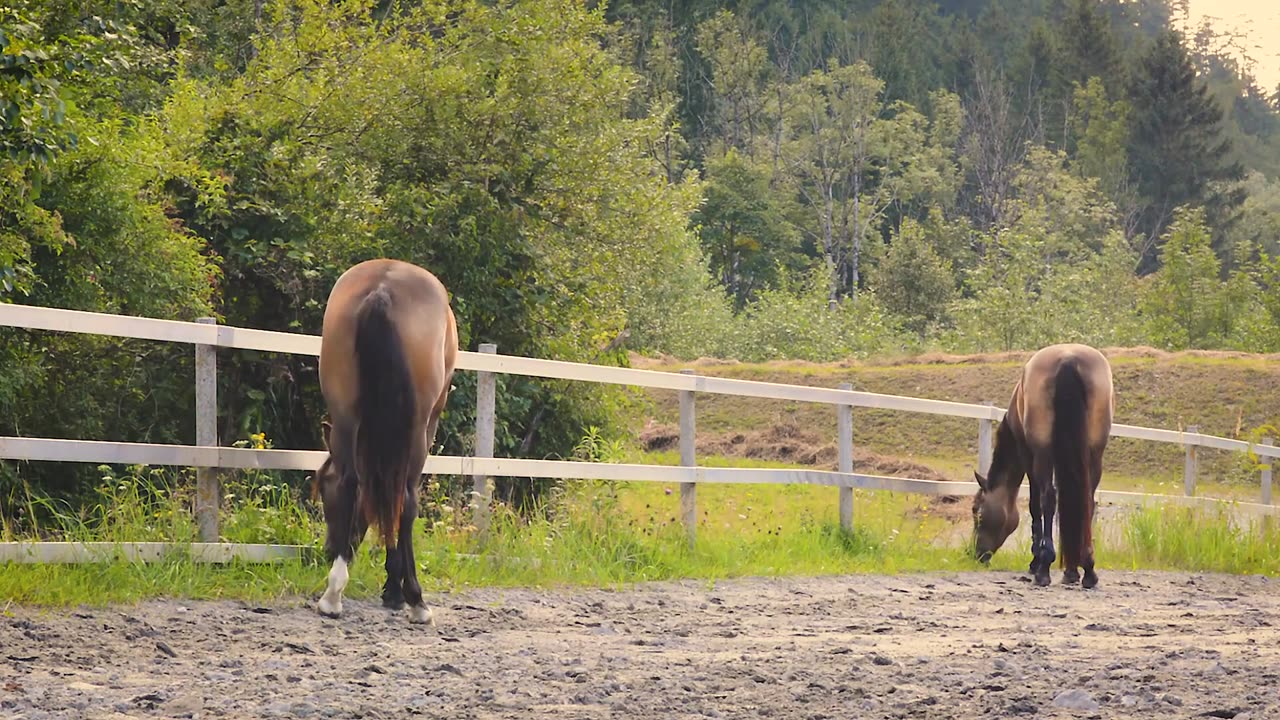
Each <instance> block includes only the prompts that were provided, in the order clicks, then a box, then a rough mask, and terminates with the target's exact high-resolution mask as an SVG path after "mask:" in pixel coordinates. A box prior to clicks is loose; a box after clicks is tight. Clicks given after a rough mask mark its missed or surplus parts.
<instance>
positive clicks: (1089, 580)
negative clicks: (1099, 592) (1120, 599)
mask: <svg viewBox="0 0 1280 720" xmlns="http://www.w3.org/2000/svg"><path fill="white" fill-rule="evenodd" d="M1080 585H1081V587H1083V588H1084V589H1085V590H1092V589H1093V588H1095V587H1097V586H1098V575H1097V573H1091V572H1087V573H1085V574H1084V582H1082V583H1080Z"/></svg>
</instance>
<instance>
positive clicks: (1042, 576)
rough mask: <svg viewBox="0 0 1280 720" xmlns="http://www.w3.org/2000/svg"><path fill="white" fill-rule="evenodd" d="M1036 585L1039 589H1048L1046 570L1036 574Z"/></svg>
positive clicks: (1047, 573)
mask: <svg viewBox="0 0 1280 720" xmlns="http://www.w3.org/2000/svg"><path fill="white" fill-rule="evenodd" d="M1036 585H1039V586H1040V587H1049V572H1048V571H1047V570H1046V571H1044V572H1037V573H1036Z"/></svg>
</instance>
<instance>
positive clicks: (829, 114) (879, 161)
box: [783, 62, 958, 300]
mask: <svg viewBox="0 0 1280 720" xmlns="http://www.w3.org/2000/svg"><path fill="white" fill-rule="evenodd" d="M883 87H884V84H883V83H882V82H881V81H880V80H879V79H877V78H876V77H875V75H873V74H872V73H871V68H870V67H869V66H868V65H867V64H866V63H864V62H858V63H855V64H853V65H843V66H837V67H834V68H833V69H831V70H829V71H823V70H815V71H814V72H812V73H810V74H809V75H808V76H806V77H805V78H803V79H801V80H800V81H799V82H798V83H797V85H796V87H795V88H794V89H793V90H792V92H791V98H792V105H791V107H790V109H789V113H788V127H789V128H790V130H791V132H790V134H789V138H788V141H787V143H786V144H785V145H784V147H783V161H784V168H785V172H786V173H787V174H788V175H789V176H790V178H791V181H792V183H793V187H794V188H795V191H796V192H797V194H798V195H799V197H800V198H801V201H802V210H801V213H802V218H801V220H800V221H799V224H800V226H801V227H803V228H804V230H805V232H806V234H808V236H809V237H811V238H813V240H814V243H815V245H817V247H818V249H819V252H820V253H821V254H822V257H823V261H824V263H825V265H826V269H827V272H828V273H829V274H830V275H831V278H832V282H831V283H830V285H829V289H830V291H831V293H832V295H831V298H830V299H832V300H834V299H835V298H836V297H837V296H839V295H841V294H848V293H852V292H855V291H856V290H857V289H858V287H859V286H860V284H861V272H862V268H861V261H862V255H863V249H864V244H865V242H866V240H867V238H868V237H869V236H870V232H871V230H872V228H874V227H875V226H876V225H877V224H879V223H880V222H882V221H883V220H884V218H885V216H886V213H887V212H888V211H889V210H890V209H891V208H893V207H895V206H896V205H897V204H899V203H905V202H908V201H910V200H911V199H912V198H914V197H917V196H921V195H924V194H925V193H927V192H928V191H929V190H931V189H937V187H938V186H942V187H946V186H947V185H948V184H950V185H951V186H953V187H954V183H955V181H956V179H955V167H954V165H953V164H952V163H951V162H950V159H949V157H948V156H947V154H946V151H945V147H946V145H947V144H949V143H951V142H954V135H955V132H956V126H957V125H958V122H957V115H958V112H957V111H956V107H957V106H956V104H955V102H954V100H949V99H946V98H953V97H954V96H943V95H939V96H938V102H939V104H940V105H941V106H943V107H944V108H945V109H944V110H942V112H940V114H939V118H938V121H937V122H936V123H935V124H934V125H933V126H932V127H930V124H929V122H928V121H927V120H926V119H925V117H924V116H923V115H921V114H920V113H919V112H917V111H916V110H915V108H913V107H911V106H910V105H907V104H905V103H894V104H893V105H892V106H889V107H886V106H885V105H884V104H883V100H882V97H881V92H882V90H883Z"/></svg>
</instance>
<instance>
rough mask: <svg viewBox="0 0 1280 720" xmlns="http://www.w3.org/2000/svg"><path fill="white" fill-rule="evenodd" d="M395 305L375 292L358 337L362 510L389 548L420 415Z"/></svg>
mask: <svg viewBox="0 0 1280 720" xmlns="http://www.w3.org/2000/svg"><path fill="white" fill-rule="evenodd" d="M390 308H391V296H390V294H389V293H388V292H387V290H386V289H385V288H378V289H377V290H374V291H373V292H372V293H371V294H370V295H369V296H368V297H366V298H365V299H364V302H363V303H362V304H361V305H360V309H359V311H358V312H357V314H356V338H355V345H356V371H357V373H358V375H359V380H358V392H359V398H358V404H359V417H360V421H359V423H360V424H359V426H358V427H357V428H356V437H355V458H356V461H355V466H356V476H357V478H358V479H359V484H360V490H361V493H360V496H361V500H362V502H361V511H362V512H363V513H364V516H365V518H366V520H367V521H368V523H369V526H370V527H376V528H378V530H379V531H380V532H381V537H382V542H383V545H384V546H385V547H387V548H393V547H395V546H396V534H397V532H398V530H399V527H400V514H401V512H402V511H403V508H404V497H405V480H406V478H407V477H408V476H409V474H410V472H411V468H410V467H409V464H410V457H411V452H412V449H411V447H412V444H413V443H412V440H413V428H414V417H415V415H416V413H417V407H416V403H415V395H414V390H413V378H412V376H411V375H410V371H409V364H408V362H407V361H406V358H405V353H404V346H403V344H402V343H401V340H400V335H399V333H398V332H396V328H395V325H394V324H392V322H391V315H390Z"/></svg>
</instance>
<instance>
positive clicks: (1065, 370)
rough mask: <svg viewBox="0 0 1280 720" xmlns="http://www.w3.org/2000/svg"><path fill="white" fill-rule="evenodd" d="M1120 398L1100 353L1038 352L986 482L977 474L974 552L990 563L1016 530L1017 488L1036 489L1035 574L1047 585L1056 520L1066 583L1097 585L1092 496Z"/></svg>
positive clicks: (1071, 348) (1081, 349) (1062, 348)
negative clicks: (1025, 481) (1026, 480)
mask: <svg viewBox="0 0 1280 720" xmlns="http://www.w3.org/2000/svg"><path fill="white" fill-rule="evenodd" d="M1114 402H1115V392H1114V390H1113V388H1112V384H1111V365H1110V363H1108V362H1107V359H1106V358H1105V357H1104V356H1103V355H1102V353H1100V352H1098V351H1097V350H1095V349H1093V348H1091V347H1088V346H1085V345H1075V344H1065V345H1051V346H1049V347H1046V348H1043V349H1041V350H1040V351H1039V352H1037V353H1035V354H1034V355H1033V356H1032V357H1031V359H1030V360H1028V361H1027V363H1026V365H1025V366H1024V367H1023V369H1022V377H1021V378H1020V379H1019V380H1018V382H1017V384H1016V385H1015V386H1014V389H1013V398H1012V399H1011V400H1010V402H1009V411H1008V413H1007V414H1005V416H1004V420H1002V421H1001V422H1000V427H999V429H998V430H997V431H996V446H995V453H994V456H993V457H992V460H991V469H990V471H989V472H988V474H987V477H985V478H984V477H982V476H981V475H979V474H978V473H976V472H975V473H974V476H975V477H976V478H977V480H978V485H979V490H978V493H977V495H976V496H975V497H974V499H973V519H974V531H975V548H974V550H975V552H976V554H977V557H978V559H979V560H981V561H982V562H984V563H985V562H988V561H990V559H991V556H992V555H993V554H994V553H995V551H996V550H998V549H999V548H1000V546H1001V545H1002V544H1004V541H1005V539H1006V538H1008V537H1009V535H1010V534H1012V533H1013V531H1014V530H1016V529H1017V527H1018V514H1019V513H1018V507H1017V502H1018V489H1019V488H1020V486H1021V485H1022V478H1023V476H1024V475H1028V476H1029V477H1030V483H1029V484H1030V486H1031V502H1030V506H1031V567H1030V570H1031V572H1032V573H1033V574H1034V575H1035V581H1036V584H1037V585H1040V586H1042V587H1043V586H1045V585H1048V584H1049V570H1050V568H1051V567H1052V565H1053V561H1054V560H1055V557H1056V556H1055V554H1054V551H1053V548H1054V543H1053V515H1054V511H1055V510H1056V511H1057V512H1058V516H1059V518H1058V525H1059V531H1060V533H1061V536H1062V559H1063V566H1064V568H1065V570H1064V572H1063V575H1062V581H1063V582H1064V583H1069V584H1074V583H1076V582H1079V581H1080V573H1079V568H1080V567H1081V566H1083V567H1084V582H1083V583H1082V584H1083V586H1084V587H1085V588H1092V587H1094V586H1095V585H1097V584H1098V576H1097V574H1096V573H1095V572H1094V565H1093V514H1094V492H1095V491H1096V490H1097V488H1098V483H1099V481H1100V480H1101V479H1102V453H1103V451H1104V450H1105V449H1106V447H1107V440H1108V438H1109V436H1110V434H1111V422H1112V406H1113V404H1114Z"/></svg>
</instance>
